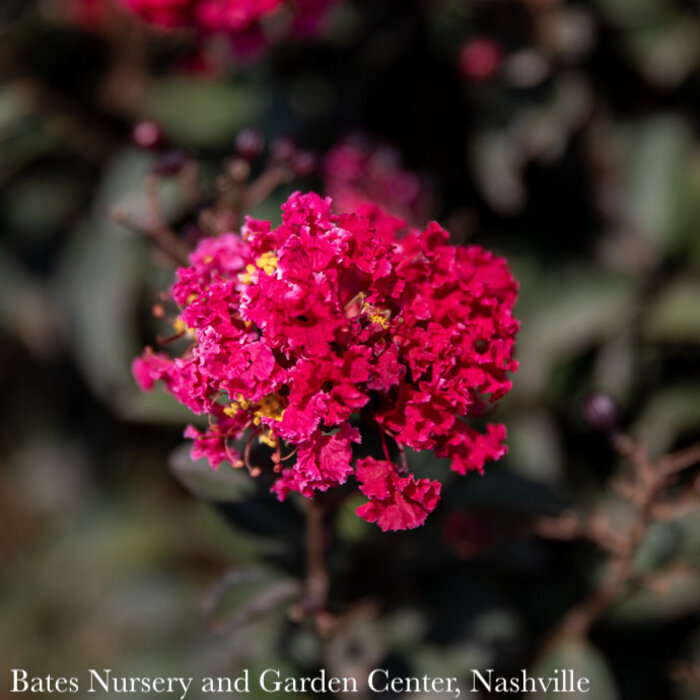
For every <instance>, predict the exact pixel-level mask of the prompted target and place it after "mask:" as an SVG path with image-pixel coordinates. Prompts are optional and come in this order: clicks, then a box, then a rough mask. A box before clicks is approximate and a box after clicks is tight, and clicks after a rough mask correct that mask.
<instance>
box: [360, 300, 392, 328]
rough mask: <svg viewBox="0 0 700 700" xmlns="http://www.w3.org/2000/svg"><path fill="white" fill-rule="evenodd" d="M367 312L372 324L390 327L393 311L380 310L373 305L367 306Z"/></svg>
mask: <svg viewBox="0 0 700 700" xmlns="http://www.w3.org/2000/svg"><path fill="white" fill-rule="evenodd" d="M365 311H366V312H367V314H368V316H369V320H370V321H372V323H376V324H377V325H379V326H381V327H382V328H388V327H389V319H390V318H391V311H389V309H380V308H378V307H377V306H372V304H365Z"/></svg>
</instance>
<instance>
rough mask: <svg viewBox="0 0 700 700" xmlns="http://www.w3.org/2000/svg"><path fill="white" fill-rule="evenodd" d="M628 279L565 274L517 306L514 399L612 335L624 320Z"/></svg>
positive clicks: (627, 307) (629, 289) (629, 286)
mask: <svg viewBox="0 0 700 700" xmlns="http://www.w3.org/2000/svg"><path fill="white" fill-rule="evenodd" d="M633 300H634V286H633V283H632V280H630V279H628V278H626V277H623V276H620V275H613V274H609V273H602V272H600V271H595V272H593V271H590V270H567V271H563V272H562V273H561V274H559V275H556V276H552V277H551V278H550V279H549V280H547V281H542V282H541V283H540V285H539V290H538V293H537V294H530V295H529V296H528V302H527V305H526V306H525V307H524V308H523V307H522V306H519V307H518V316H519V318H520V319H521V320H522V330H521V332H520V335H519V336H518V356H519V359H520V369H519V370H518V376H517V381H516V382H515V383H514V390H513V394H514V395H517V396H527V397H531V396H536V395H537V394H538V393H539V392H540V391H541V390H542V388H543V386H544V384H545V382H546V381H547V379H548V378H549V377H550V374H551V371H552V369H553V367H554V365H555V364H557V363H559V362H561V361H563V360H566V359H569V358H571V357H574V356H575V355H576V354H578V353H581V352H584V351H585V350H588V349H589V348H591V347H592V346H594V345H595V344H596V343H598V342H600V341H601V340H602V339H604V338H606V337H607V336H609V335H611V334H612V333H614V332H615V331H616V330H617V329H618V327H619V325H620V324H621V323H623V322H624V321H625V319H626V318H627V316H628V315H629V313H630V311H631V308H632V302H633Z"/></svg>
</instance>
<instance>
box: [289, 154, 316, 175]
mask: <svg viewBox="0 0 700 700" xmlns="http://www.w3.org/2000/svg"><path fill="white" fill-rule="evenodd" d="M291 165H292V170H294V174H295V175H298V176H299V177H305V176H307V175H311V173H313V171H314V170H315V169H316V157H315V156H314V154H313V153H311V151H297V153H295V154H294V156H293V157H292V163H291Z"/></svg>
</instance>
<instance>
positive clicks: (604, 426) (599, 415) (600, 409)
mask: <svg viewBox="0 0 700 700" xmlns="http://www.w3.org/2000/svg"><path fill="white" fill-rule="evenodd" d="M581 415H582V416H583V419H584V420H585V421H586V423H588V425H590V427H591V428H593V430H596V431H598V432H601V433H612V432H613V431H614V430H615V429H616V428H617V424H618V420H619V414H618V409H617V404H616V403H615V401H613V399H612V398H611V397H610V396H609V395H608V394H603V393H594V394H590V395H589V396H588V397H587V398H586V400H585V401H584V402H583V404H582V405H581Z"/></svg>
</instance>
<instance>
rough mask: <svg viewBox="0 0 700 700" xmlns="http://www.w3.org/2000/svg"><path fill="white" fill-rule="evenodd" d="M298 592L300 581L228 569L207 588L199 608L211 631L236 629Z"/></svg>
mask: <svg viewBox="0 0 700 700" xmlns="http://www.w3.org/2000/svg"><path fill="white" fill-rule="evenodd" d="M300 592H301V584H300V583H299V581H297V580H295V579H290V578H278V577H275V576H274V575H271V574H270V573H267V572H263V571H259V570H253V569H231V570H230V571H227V572H226V573H225V574H223V575H222V576H221V578H220V579H219V580H218V581H216V582H215V583H214V585H213V586H211V588H210V589H209V590H208V591H207V594H206V595H205V597H204V599H203V601H202V611H203V613H204V615H205V617H206V618H207V620H208V622H209V626H210V628H211V629H212V630H213V631H214V632H219V633H223V632H227V633H228V632H235V631H237V630H239V629H240V628H241V627H244V626H245V625H247V624H249V623H251V622H253V621H254V620H257V619H259V618H261V617H264V616H266V615H269V614H271V613H273V612H275V611H278V610H280V608H282V607H283V606H286V605H287V604H288V603H289V602H290V601H291V600H292V599H293V598H294V597H296V596H298V595H299V593H300Z"/></svg>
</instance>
